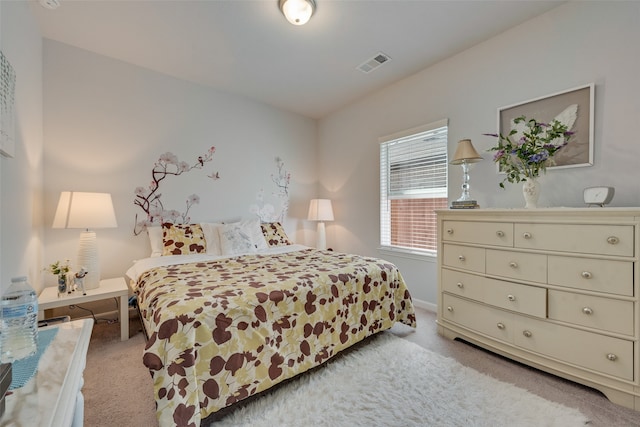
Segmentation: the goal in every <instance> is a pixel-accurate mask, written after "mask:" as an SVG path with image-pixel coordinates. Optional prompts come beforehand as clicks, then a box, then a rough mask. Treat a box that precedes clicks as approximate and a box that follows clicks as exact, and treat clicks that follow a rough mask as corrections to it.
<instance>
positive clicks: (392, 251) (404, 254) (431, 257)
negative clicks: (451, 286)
mask: <svg viewBox="0 0 640 427" xmlns="http://www.w3.org/2000/svg"><path fill="white" fill-rule="evenodd" d="M378 251H379V252H380V253H381V254H384V255H391V256H395V257H401V258H409V259H416V260H418V261H429V262H436V260H437V257H438V255H437V254H436V253H428V252H423V251H417V250H412V249H402V248H391V247H388V246H382V247H379V248H378Z"/></svg>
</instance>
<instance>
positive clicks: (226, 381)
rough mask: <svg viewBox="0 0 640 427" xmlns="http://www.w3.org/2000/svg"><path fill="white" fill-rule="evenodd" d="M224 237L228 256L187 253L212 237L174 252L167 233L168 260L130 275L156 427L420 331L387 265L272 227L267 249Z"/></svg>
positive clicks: (142, 263) (191, 422)
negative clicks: (365, 344) (356, 348)
mask: <svg viewBox="0 0 640 427" xmlns="http://www.w3.org/2000/svg"><path fill="white" fill-rule="evenodd" d="M200 228H202V229H206V228H207V227H206V226H204V225H203V226H202V227H200ZM262 229H263V230H264V225H263V226H262ZM209 231H211V230H209ZM217 231H218V233H219V236H220V237H219V238H220V240H221V241H222V243H220V242H217V243H216V244H219V245H221V246H222V250H218V251H214V250H206V251H205V250H203V249H201V250H195V251H193V250H191V249H187V250H185V249H184V248H186V247H189V248H191V247H197V246H198V245H200V246H201V247H203V246H205V247H209V248H211V247H212V246H215V244H212V242H213V241H214V239H215V238H216V237H215V233H214V234H210V235H209V236H208V239H205V238H204V237H203V239H202V240H203V241H204V240H206V243H202V242H196V244H194V243H193V242H192V240H191V241H190V242H186V244H182V245H180V246H181V248H183V249H182V252H181V253H180V254H175V255H174V253H175V252H174V250H175V245H173V247H172V248H170V249H169V250H166V245H167V242H170V241H172V239H171V238H168V237H170V233H167V232H166V230H165V232H164V235H163V239H164V240H163V244H164V245H165V249H164V253H163V255H164V256H152V257H149V258H145V259H142V260H139V261H137V262H135V263H134V265H133V266H132V267H131V268H130V269H129V271H128V272H127V275H128V276H129V277H130V278H131V280H132V284H133V287H134V290H135V292H136V294H137V298H138V306H139V310H140V314H141V318H142V322H143V325H144V327H145V329H146V331H147V334H148V341H147V345H146V348H145V350H144V354H143V362H144V364H145V366H146V367H147V368H148V369H149V370H150V372H151V375H152V378H153V383H154V395H155V400H156V409H157V417H158V422H159V424H160V426H169V425H172V426H173V425H176V426H195V427H198V426H199V425H200V422H201V421H202V420H203V419H204V418H206V417H207V416H209V415H211V414H213V413H216V412H218V411H220V410H221V409H223V408H226V407H229V406H231V405H233V404H234V403H236V402H239V401H241V400H243V399H245V398H247V397H249V396H253V395H255V394H257V393H260V392H262V391H264V390H266V389H268V388H270V387H272V386H274V385H276V384H278V383H280V382H282V381H284V380H286V379H289V378H292V377H294V376H295V375H298V374H300V373H302V372H305V371H307V370H309V369H311V368H313V367H316V366H318V365H321V364H322V363H324V362H326V361H327V360H329V359H330V358H331V357H333V356H335V355H336V354H338V353H339V352H340V351H342V350H344V349H345V348H347V347H349V346H351V345H353V344H355V343H357V342H359V341H361V340H363V339H364V338H366V337H368V336H370V335H373V334H375V333H377V332H380V331H383V330H386V329H389V328H390V327H391V326H393V324H394V323H396V322H401V323H404V324H407V325H409V326H412V327H415V313H414V309H413V305H412V302H411V296H410V294H409V291H408V289H407V287H406V285H405V283H404V281H403V279H402V276H401V274H400V272H399V271H398V269H397V268H396V267H395V266H394V265H393V264H391V263H389V262H387V261H384V260H381V259H377V258H370V257H363V256H358V255H352V254H344V253H338V252H333V251H326V250H323V251H321V250H316V249H313V248H309V247H306V246H302V245H295V244H291V242H290V241H288V239H286V238H283V237H282V236H280V237H277V238H276V239H275V240H274V239H273V238H270V237H273V236H269V232H268V231H267V232H264V234H262V233H261V236H257V237H256V236H255V235H254V238H257V239H258V240H259V239H260V237H262V238H263V239H265V241H266V242H267V244H266V245H265V246H264V247H260V248H258V247H256V246H260V245H256V244H252V245H249V246H248V247H245V248H244V249H240V250H239V251H229V250H224V249H225V248H224V243H225V242H224V240H225V238H224V232H225V231H226V229H223V228H219V229H218V230H217ZM235 231H236V232H237V230H235ZM203 234H206V232H205V233H203ZM232 234H233V233H230V235H232ZM280 234H282V231H280ZM212 236H213V237H212ZM183 237H184V236H183ZM236 237H237V236H236ZM246 237H247V233H244V235H243V236H242V238H246ZM283 240H284V242H285V243H286V244H280V243H281V242H282V241H283ZM249 241H251V237H249ZM254 241H255V240H254ZM274 242H275V244H274ZM174 243H175V242H174ZM169 246H172V244H169ZM236 249H238V248H236ZM185 252H186V253H185Z"/></svg>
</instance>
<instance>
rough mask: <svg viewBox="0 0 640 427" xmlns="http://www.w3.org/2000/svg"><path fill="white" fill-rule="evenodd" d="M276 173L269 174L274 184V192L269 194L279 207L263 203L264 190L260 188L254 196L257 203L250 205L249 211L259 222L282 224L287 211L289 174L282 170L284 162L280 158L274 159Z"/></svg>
mask: <svg viewBox="0 0 640 427" xmlns="http://www.w3.org/2000/svg"><path fill="white" fill-rule="evenodd" d="M275 162H276V167H277V168H278V172H277V173H276V174H271V181H272V182H273V183H274V184H275V186H276V190H275V191H273V192H272V193H271V194H272V195H273V196H274V197H275V198H276V200H278V202H279V205H280V207H279V208H278V209H276V207H275V206H274V205H273V204H271V203H265V195H264V189H263V188H261V189H260V191H259V192H258V194H257V196H256V200H257V203H255V204H253V205H251V207H250V209H249V210H250V211H251V213H253V214H255V215H257V216H258V218H260V221H261V222H276V221H278V222H282V221H283V220H284V217H285V216H286V214H287V211H288V210H289V183H290V182H291V174H290V173H289V172H287V171H286V170H285V168H284V162H283V161H282V159H281V158H280V157H276V158H275Z"/></svg>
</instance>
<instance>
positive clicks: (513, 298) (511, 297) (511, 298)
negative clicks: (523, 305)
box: [507, 294, 516, 301]
mask: <svg viewBox="0 0 640 427" xmlns="http://www.w3.org/2000/svg"><path fill="white" fill-rule="evenodd" d="M507 299H508V300H509V301H515V300H516V297H515V296H513V295H511V294H509V295H507Z"/></svg>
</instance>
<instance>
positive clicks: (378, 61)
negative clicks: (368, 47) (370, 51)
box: [358, 52, 391, 73]
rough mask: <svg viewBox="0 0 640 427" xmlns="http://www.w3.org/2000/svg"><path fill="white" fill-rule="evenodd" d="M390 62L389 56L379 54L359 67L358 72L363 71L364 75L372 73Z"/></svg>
mask: <svg viewBox="0 0 640 427" xmlns="http://www.w3.org/2000/svg"><path fill="white" fill-rule="evenodd" d="M389 61H391V58H390V57H389V55H387V54H385V53H382V52H378V53H377V54H376V56H374V57H373V58H371V59H368V60H366V61H365V62H363V63H362V64H360V65H358V70H360V71H362V72H363V73H370V72H372V71H373V70H375V69H376V68H378V67H379V66H381V65H382V64H384V63H386V62H389Z"/></svg>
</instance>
